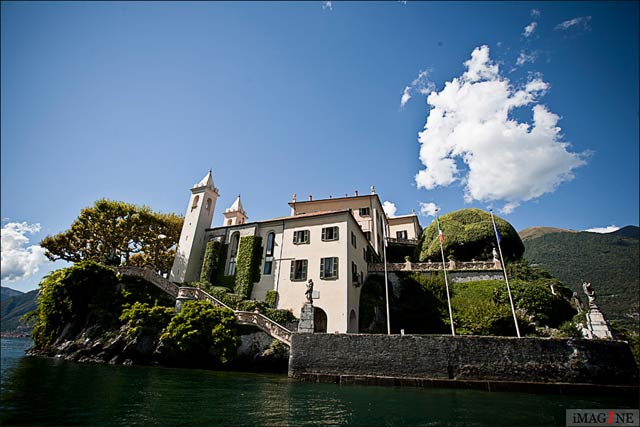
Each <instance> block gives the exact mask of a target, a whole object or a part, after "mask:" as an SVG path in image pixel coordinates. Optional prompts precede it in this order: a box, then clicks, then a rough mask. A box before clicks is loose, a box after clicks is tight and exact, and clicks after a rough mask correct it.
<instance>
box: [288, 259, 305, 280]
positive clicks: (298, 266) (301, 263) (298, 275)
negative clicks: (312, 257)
mask: <svg viewBox="0 0 640 427" xmlns="http://www.w3.org/2000/svg"><path fill="white" fill-rule="evenodd" d="M290 278H291V280H292V281H294V282H295V281H303V280H307V260H306V259H295V260H293V261H291V276H290Z"/></svg>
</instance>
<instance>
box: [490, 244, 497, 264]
mask: <svg viewBox="0 0 640 427" xmlns="http://www.w3.org/2000/svg"><path fill="white" fill-rule="evenodd" d="M491 255H493V262H496V261H498V251H496V248H495V246H494V248H493V249H492V250H491Z"/></svg>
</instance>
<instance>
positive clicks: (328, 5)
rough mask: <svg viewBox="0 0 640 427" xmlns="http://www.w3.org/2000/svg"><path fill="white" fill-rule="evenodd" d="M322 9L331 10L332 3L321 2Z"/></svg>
mask: <svg viewBox="0 0 640 427" xmlns="http://www.w3.org/2000/svg"><path fill="white" fill-rule="evenodd" d="M322 9H323V10H324V9H329V10H333V3H331V2H330V1H323V2H322Z"/></svg>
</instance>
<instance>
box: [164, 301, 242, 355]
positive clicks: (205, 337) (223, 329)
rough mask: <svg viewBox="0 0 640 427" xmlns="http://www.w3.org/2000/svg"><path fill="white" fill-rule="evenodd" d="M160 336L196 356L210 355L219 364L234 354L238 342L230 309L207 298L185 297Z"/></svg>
mask: <svg viewBox="0 0 640 427" xmlns="http://www.w3.org/2000/svg"><path fill="white" fill-rule="evenodd" d="M161 339H162V340H163V341H166V342H168V343H171V344H173V345H175V346H176V347H177V348H178V349H179V350H180V351H182V352H185V353H186V354H188V355H190V356H192V357H193V358H194V359H196V360H197V359H210V360H211V361H213V362H216V363H222V364H224V363H226V362H228V361H230V360H231V359H232V358H233V357H234V355H235V352H236V348H237V346H238V338H237V330H236V325H235V317H234V315H233V312H232V311H231V310H227V309H223V308H218V307H215V306H214V305H212V304H210V303H209V302H207V301H186V302H185V303H184V305H183V306H182V310H181V311H180V313H178V314H176V315H175V316H174V317H173V318H172V319H171V322H170V323H169V325H168V326H167V327H166V330H165V332H164V333H163V334H162V336H161Z"/></svg>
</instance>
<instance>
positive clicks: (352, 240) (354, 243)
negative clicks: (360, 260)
mask: <svg viewBox="0 0 640 427" xmlns="http://www.w3.org/2000/svg"><path fill="white" fill-rule="evenodd" d="M356 242H357V240H356V234H355V233H354V232H353V231H352V232H351V244H352V245H353V247H354V248H357V247H358V246H357V243H356Z"/></svg>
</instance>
